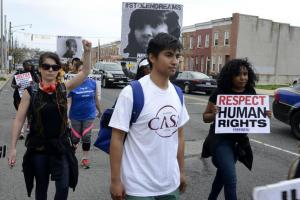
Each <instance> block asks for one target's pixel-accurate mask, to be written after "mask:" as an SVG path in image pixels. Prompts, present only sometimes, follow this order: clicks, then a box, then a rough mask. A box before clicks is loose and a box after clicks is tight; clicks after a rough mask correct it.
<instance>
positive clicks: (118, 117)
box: [109, 85, 133, 132]
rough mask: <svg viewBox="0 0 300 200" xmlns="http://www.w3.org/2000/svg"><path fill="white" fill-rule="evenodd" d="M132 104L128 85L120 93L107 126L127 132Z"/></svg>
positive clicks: (130, 89) (130, 90)
mask: <svg viewBox="0 0 300 200" xmlns="http://www.w3.org/2000/svg"><path fill="white" fill-rule="evenodd" d="M132 104H133V97H132V88H131V86H130V85H128V86H126V87H125V88H124V89H123V90H122V91H121V93H120V95H119V97H118V100H117V103H116V106H115V109H114V112H113V114H112V117H111V119H110V122H109V126H110V127H112V128H116V129H119V130H122V131H124V132H128V131H129V123H130V118H131V113H132Z"/></svg>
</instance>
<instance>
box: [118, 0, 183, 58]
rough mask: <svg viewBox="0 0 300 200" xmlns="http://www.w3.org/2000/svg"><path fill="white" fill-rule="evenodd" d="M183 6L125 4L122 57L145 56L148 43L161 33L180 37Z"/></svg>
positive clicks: (123, 7) (123, 9)
mask: <svg viewBox="0 0 300 200" xmlns="http://www.w3.org/2000/svg"><path fill="white" fill-rule="evenodd" d="M182 12H183V5H179V4H167V3H136V2H123V5H122V35H121V49H120V52H121V55H123V57H126V58H127V57H131V58H136V57H137V54H145V53H146V50H147V46H148V42H149V40H150V39H151V38H153V37H154V36H156V35H157V34H158V33H160V32H165V33H169V34H171V35H173V36H175V37H176V38H179V37H180V31H181V27H182Z"/></svg>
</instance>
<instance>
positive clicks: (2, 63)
mask: <svg viewBox="0 0 300 200" xmlns="http://www.w3.org/2000/svg"><path fill="white" fill-rule="evenodd" d="M0 20H1V23H0V24H1V30H0V32H1V69H3V66H4V54H3V41H4V40H3V0H1V17H0Z"/></svg>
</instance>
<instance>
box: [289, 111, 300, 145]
mask: <svg viewBox="0 0 300 200" xmlns="http://www.w3.org/2000/svg"><path fill="white" fill-rule="evenodd" d="M291 129H292V133H293V135H294V136H295V137H296V138H298V139H299V140H300V111H298V112H296V113H294V114H293V115H292V118H291Z"/></svg>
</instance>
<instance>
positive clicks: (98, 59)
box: [97, 40, 100, 62]
mask: <svg viewBox="0 0 300 200" xmlns="http://www.w3.org/2000/svg"><path fill="white" fill-rule="evenodd" d="M97 61H98V62H99V61H100V40H98V58H97Z"/></svg>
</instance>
